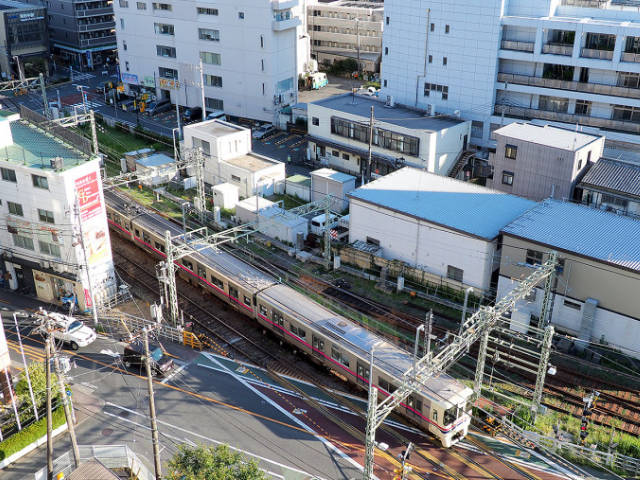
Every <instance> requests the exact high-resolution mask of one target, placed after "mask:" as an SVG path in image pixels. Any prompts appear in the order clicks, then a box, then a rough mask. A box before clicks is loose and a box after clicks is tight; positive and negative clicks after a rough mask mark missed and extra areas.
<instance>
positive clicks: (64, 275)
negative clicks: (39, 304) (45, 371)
mask: <svg viewBox="0 0 640 480" xmlns="http://www.w3.org/2000/svg"><path fill="white" fill-rule="evenodd" d="M2 112H5V111H4V110H0V113H2ZM59 128H60V127H59ZM65 134H66V135H65V137H66V138H67V139H70V138H73V135H72V134H71V132H65ZM78 140H79V141H78V142H77V143H76V142H74V144H71V143H69V141H68V140H65V141H63V140H60V139H58V138H56V137H55V136H53V135H52V134H51V131H48V132H45V131H43V130H40V129H39V128H38V127H37V125H35V124H34V123H29V122H26V121H24V120H22V119H20V118H19V115H18V114H11V113H10V112H8V113H5V114H2V115H1V116H0V147H1V148H2V151H3V155H2V158H0V196H1V197H2V206H1V207H0V209H1V210H0V212H1V213H0V214H1V215H2V217H3V219H4V224H5V225H6V228H5V229H2V230H1V231H0V249H1V251H2V255H1V257H0V269H2V279H3V281H4V282H5V284H6V286H8V287H9V288H11V289H12V290H16V289H20V291H23V292H31V293H32V294H34V295H35V296H37V297H38V298H39V299H41V300H44V301H49V302H56V301H57V300H59V299H60V297H61V296H63V295H64V296H69V295H71V294H75V296H76V298H77V301H78V306H79V307H80V308H81V309H84V310H87V309H91V308H92V306H93V305H94V302H98V303H100V302H101V301H102V300H103V299H105V297H107V296H111V295H113V294H115V293H116V284H115V277H114V271H113V259H112V256H111V242H110V239H109V229H108V225H107V215H106V208H105V203H104V197H103V192H102V181H101V179H100V159H99V157H97V156H95V155H93V154H91V153H90V148H91V147H90V145H91V144H90V142H88V144H87V142H86V141H84V140H85V139H83V138H82V137H79V138H78ZM92 294H93V295H92Z"/></svg>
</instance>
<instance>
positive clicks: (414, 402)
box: [407, 395, 422, 412]
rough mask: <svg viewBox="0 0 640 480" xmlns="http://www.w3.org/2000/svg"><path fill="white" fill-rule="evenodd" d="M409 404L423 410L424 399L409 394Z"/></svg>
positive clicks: (415, 408)
mask: <svg viewBox="0 0 640 480" xmlns="http://www.w3.org/2000/svg"><path fill="white" fill-rule="evenodd" d="M407 406H408V407H411V408H413V409H414V410H416V411H417V412H421V411H422V400H420V399H419V398H415V397H414V396H413V395H409V397H408V398H407Z"/></svg>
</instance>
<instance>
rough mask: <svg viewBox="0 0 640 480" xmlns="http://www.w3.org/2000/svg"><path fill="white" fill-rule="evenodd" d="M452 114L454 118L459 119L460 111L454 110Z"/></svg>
mask: <svg viewBox="0 0 640 480" xmlns="http://www.w3.org/2000/svg"><path fill="white" fill-rule="evenodd" d="M453 114H454V115H455V116H456V117H458V118H459V117H460V110H454V111H453Z"/></svg>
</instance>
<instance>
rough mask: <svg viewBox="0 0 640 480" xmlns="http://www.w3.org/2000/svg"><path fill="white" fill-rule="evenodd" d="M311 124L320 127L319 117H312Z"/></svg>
mask: <svg viewBox="0 0 640 480" xmlns="http://www.w3.org/2000/svg"><path fill="white" fill-rule="evenodd" d="M311 124H312V125H315V126H316V127H317V126H319V125H320V119H319V118H318V117H312V118H311Z"/></svg>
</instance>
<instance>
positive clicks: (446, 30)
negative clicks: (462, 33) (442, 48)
mask: <svg viewBox="0 0 640 480" xmlns="http://www.w3.org/2000/svg"><path fill="white" fill-rule="evenodd" d="M449 30H450V27H449V25H445V26H444V33H446V34H448V33H449Z"/></svg>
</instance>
